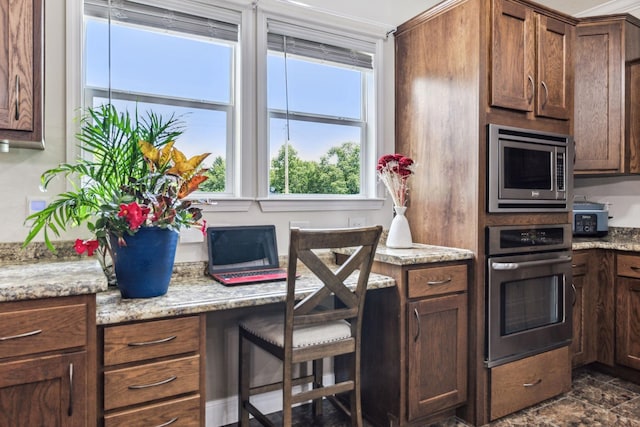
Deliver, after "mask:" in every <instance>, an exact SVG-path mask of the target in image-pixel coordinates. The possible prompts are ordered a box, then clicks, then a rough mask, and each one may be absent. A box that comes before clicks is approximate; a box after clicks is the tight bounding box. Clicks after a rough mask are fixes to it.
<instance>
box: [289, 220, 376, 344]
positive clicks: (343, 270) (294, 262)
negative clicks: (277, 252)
mask: <svg viewBox="0 0 640 427" xmlns="http://www.w3.org/2000/svg"><path fill="white" fill-rule="evenodd" d="M381 232H382V226H374V227H362V228H342V229H330V230H318V229H304V230H303V229H297V228H292V229H291V234H290V241H289V265H288V277H287V303H286V305H287V307H286V313H285V342H287V341H289V342H291V341H290V339H291V335H292V330H293V326H294V325H304V324H313V323H320V322H327V321H332V320H341V319H344V320H347V321H349V322H350V323H351V329H352V330H351V333H352V336H353V337H355V336H356V335H358V334H359V325H360V319H361V317H362V308H363V307H364V297H365V294H366V291H367V282H368V280H369V273H370V272H371V266H372V265H373V257H374V255H375V252H376V248H377V246H378V240H379V239H380V234H381ZM345 247H353V248H355V251H354V252H353V254H352V255H351V256H350V257H349V259H348V260H347V261H346V262H345V263H344V264H342V265H341V266H339V267H337V268H336V266H335V264H334V260H333V259H331V257H328V256H327V255H326V251H325V254H324V256H322V253H321V252H320V256H318V252H317V251H318V250H322V249H335V248H345ZM298 260H299V261H300V262H301V263H302V264H304V265H305V266H306V267H307V268H308V269H309V271H310V272H311V273H312V274H314V275H315V276H316V277H317V278H318V279H319V280H320V281H321V282H322V283H323V287H322V288H320V289H318V290H317V291H315V292H314V293H313V294H311V295H309V296H307V297H306V298H304V299H303V300H301V301H299V302H296V301H295V286H296V273H297V268H298ZM305 274H306V272H305ZM350 276H351V277H350ZM347 279H348V280H347ZM354 279H355V280H354ZM354 281H355V286H354ZM330 295H334V296H335V297H336V298H337V299H338V300H340V301H341V303H339V304H337V306H336V307H335V308H326V307H323V310H315V309H316V308H318V306H319V305H320V304H321V303H322V302H323V300H324V299H325V298H326V297H328V296H330Z"/></svg>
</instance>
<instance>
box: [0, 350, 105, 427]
mask: <svg viewBox="0 0 640 427" xmlns="http://www.w3.org/2000/svg"><path fill="white" fill-rule="evenodd" d="M86 365H87V353H86V352H84V351H83V352H78V353H69V354H63V355H53V356H46V357H39V358H33V359H26V360H18V361H14V362H8V363H1V364H0V409H1V410H0V425H2V426H12V427H32V426H61V427H67V426H69V427H71V426H73V427H80V426H86V425H87V419H86V416H87V405H88V402H87V392H88V390H87V377H86V375H87V372H86ZM91 404H93V402H91Z"/></svg>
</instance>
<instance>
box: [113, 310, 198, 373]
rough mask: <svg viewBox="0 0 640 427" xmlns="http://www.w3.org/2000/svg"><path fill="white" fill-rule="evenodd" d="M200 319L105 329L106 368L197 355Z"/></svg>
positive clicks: (178, 319) (163, 321)
mask: <svg viewBox="0 0 640 427" xmlns="http://www.w3.org/2000/svg"><path fill="white" fill-rule="evenodd" d="M199 322H200V320H199V318H198V317H193V316H191V317H183V318H177V319H168V320H158V321H154V322H146V323H134V324H130V325H117V326H110V327H106V328H105V329H104V365H105V366H113V365H118V364H121V363H128V362H137V361H141V360H148V359H154V358H157V357H163V356H171V355H176V354H181V353H189V352H197V351H198V346H199V343H200V328H199Z"/></svg>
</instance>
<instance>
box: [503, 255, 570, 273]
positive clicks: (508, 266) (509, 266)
mask: <svg viewBox="0 0 640 427" xmlns="http://www.w3.org/2000/svg"><path fill="white" fill-rule="evenodd" d="M565 262H571V256H568V255H567V256H561V257H557V258H550V259H542V260H538V261H523V262H492V263H491V268H493V269H494V270H517V269H519V268H528V267H539V266H541V265H554V264H562V263H565Z"/></svg>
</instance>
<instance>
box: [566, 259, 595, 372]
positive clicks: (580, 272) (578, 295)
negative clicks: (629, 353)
mask: <svg viewBox="0 0 640 427" xmlns="http://www.w3.org/2000/svg"><path fill="white" fill-rule="evenodd" d="M572 264H573V269H572V273H573V282H572V288H573V300H572V305H573V319H572V320H573V340H572V342H571V347H570V350H571V360H572V364H573V367H577V366H582V365H586V364H587V363H591V362H594V361H595V360H596V358H597V354H596V352H597V348H596V346H595V343H596V334H597V330H596V327H597V319H596V311H595V300H596V298H597V295H596V292H595V291H596V289H595V285H596V282H595V281H594V280H593V274H592V273H591V272H590V271H589V265H590V256H589V253H587V252H581V253H574V254H573V263H572Z"/></svg>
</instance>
